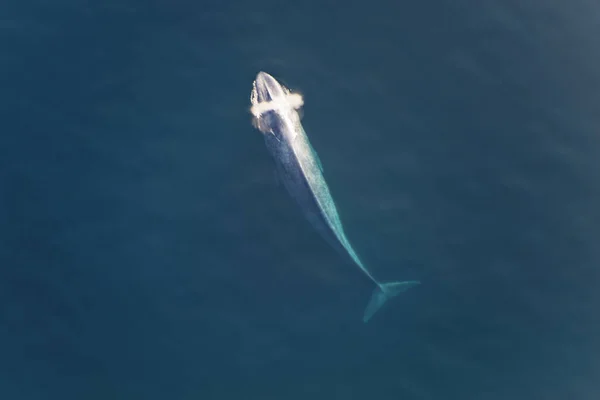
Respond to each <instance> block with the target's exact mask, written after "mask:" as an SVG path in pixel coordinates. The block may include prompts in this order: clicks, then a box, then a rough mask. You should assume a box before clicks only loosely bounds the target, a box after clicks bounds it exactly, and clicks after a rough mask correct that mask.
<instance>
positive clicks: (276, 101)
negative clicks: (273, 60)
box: [250, 71, 420, 323]
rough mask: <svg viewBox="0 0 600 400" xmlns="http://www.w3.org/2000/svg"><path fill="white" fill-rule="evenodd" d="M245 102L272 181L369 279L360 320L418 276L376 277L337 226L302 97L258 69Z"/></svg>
mask: <svg viewBox="0 0 600 400" xmlns="http://www.w3.org/2000/svg"><path fill="white" fill-rule="evenodd" d="M250 103H251V106H250V112H251V114H252V120H253V125H254V126H255V128H257V129H258V130H259V131H260V132H261V133H262V134H263V137H264V140H265V144H266V147H267V150H268V152H269V153H270V154H271V157H272V158H273V160H274V164H275V171H276V176H277V180H278V181H279V182H280V183H282V184H283V186H284V187H285V188H286V189H287V192H288V193H289V195H290V196H291V197H292V198H293V199H294V200H295V202H296V203H297V205H298V206H299V207H300V209H301V210H302V213H303V215H304V217H305V218H306V219H307V220H308V221H309V222H310V224H311V225H312V226H313V227H314V228H315V229H316V230H317V232H318V233H319V234H320V235H321V236H322V237H323V239H324V240H325V241H326V242H328V243H329V244H330V245H331V246H332V247H333V248H334V249H336V250H337V251H338V252H339V253H340V254H341V255H343V256H344V257H347V259H348V258H349V261H350V262H352V263H354V264H355V265H356V266H357V267H358V268H360V270H361V271H362V272H363V273H364V274H365V275H366V276H367V277H368V278H369V279H370V280H371V281H373V283H374V284H375V288H374V290H373V293H372V295H371V298H370V300H369V302H368V304H367V307H366V308H365V311H364V315H363V322H365V323H366V322H367V321H369V320H370V319H371V317H372V316H373V315H374V314H375V313H376V312H377V310H379V309H380V308H381V307H382V306H383V305H384V304H385V303H386V301H387V300H388V299H390V298H392V297H395V296H397V295H398V294H400V293H402V292H404V291H406V290H407V289H409V288H411V287H414V286H416V285H418V284H420V281H417V280H410V281H392V282H381V281H379V280H378V279H376V278H375V277H374V275H373V273H372V272H371V271H370V270H369V269H368V268H367V267H366V266H365V265H364V264H363V262H362V261H361V260H360V258H359V256H358V254H357V253H356V251H355V250H354V249H353V247H352V245H351V244H350V241H349V240H348V238H347V236H346V233H345V231H344V227H343V226H342V222H341V220H340V216H339V214H338V211H337V208H336V205H335V203H334V200H333V197H332V195H331V192H330V190H329V187H328V186H327V183H326V181H325V177H324V174H323V165H322V163H321V160H320V159H319V156H318V154H317V152H316V151H315V149H314V148H313V146H312V144H311V143H310V141H309V139H308V136H307V134H306V132H305V131H304V127H303V126H302V124H301V122H300V114H299V112H300V111H301V109H302V106H303V105H304V100H303V98H302V96H301V95H300V94H299V93H295V92H292V91H291V90H289V89H288V88H287V87H285V86H284V85H282V84H281V83H279V82H278V81H277V80H276V79H275V78H274V77H273V76H271V75H269V74H268V73H266V72H263V71H260V72H259V73H258V74H257V75H256V78H255V80H254V82H253V85H252V92H251V95H250Z"/></svg>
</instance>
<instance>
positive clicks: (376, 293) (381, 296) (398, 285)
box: [363, 281, 421, 322]
mask: <svg viewBox="0 0 600 400" xmlns="http://www.w3.org/2000/svg"><path fill="white" fill-rule="evenodd" d="M420 283H421V282H419V281H404V282H389V283H382V284H381V285H380V286H377V287H376V288H375V290H373V295H372V296H371V300H369V304H368V305H367V308H366V309H365V315H364V316H363V322H367V321H368V320H370V319H371V317H372V316H373V314H375V313H376V312H377V310H379V309H380V308H381V306H383V305H384V304H385V302H386V301H387V300H388V299H390V298H392V297H395V296H397V295H399V294H400V293H402V292H404V291H406V290H408V289H410V288H411V287H413V286H416V285H418V284H420Z"/></svg>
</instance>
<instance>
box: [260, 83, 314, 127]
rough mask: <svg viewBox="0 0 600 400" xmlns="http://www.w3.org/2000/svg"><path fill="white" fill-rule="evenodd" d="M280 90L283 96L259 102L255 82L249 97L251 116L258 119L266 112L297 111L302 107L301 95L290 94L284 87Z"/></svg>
mask: <svg viewBox="0 0 600 400" xmlns="http://www.w3.org/2000/svg"><path fill="white" fill-rule="evenodd" d="M282 88H283V93H284V95H283V96H278V97H276V98H274V99H272V100H271V101H263V102H259V101H258V95H257V92H256V82H255V83H254V88H253V89H252V94H251V95H250V102H251V103H252V107H251V108H250V111H251V112H252V114H253V115H254V116H255V117H256V118H258V117H260V116H261V115H262V114H264V113H266V112H268V111H273V110H289V109H294V110H298V109H300V108H301V107H302V106H303V105H304V99H303V98H302V95H300V94H299V93H292V92H290V90H289V89H287V88H286V87H283V86H282Z"/></svg>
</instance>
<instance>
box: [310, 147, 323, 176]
mask: <svg viewBox="0 0 600 400" xmlns="http://www.w3.org/2000/svg"><path fill="white" fill-rule="evenodd" d="M308 144H309V145H310V149H311V151H312V153H313V155H314V157H315V161H316V162H317V165H318V166H319V169H320V170H321V172H323V164H322V163H321V158H320V157H319V155H318V154H317V151H316V150H315V148H314V147H313V146H312V144H311V143H310V142H309V143H308Z"/></svg>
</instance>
